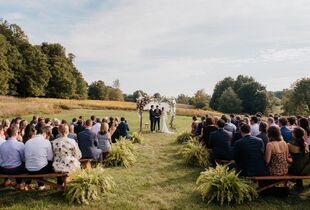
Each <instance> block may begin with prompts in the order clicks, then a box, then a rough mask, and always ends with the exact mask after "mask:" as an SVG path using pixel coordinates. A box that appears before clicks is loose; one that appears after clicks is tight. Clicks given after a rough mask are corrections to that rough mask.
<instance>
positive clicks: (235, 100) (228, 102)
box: [219, 87, 242, 113]
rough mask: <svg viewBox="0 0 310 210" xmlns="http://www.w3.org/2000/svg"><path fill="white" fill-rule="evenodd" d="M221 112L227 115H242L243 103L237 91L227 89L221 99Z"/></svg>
mask: <svg viewBox="0 0 310 210" xmlns="http://www.w3.org/2000/svg"><path fill="white" fill-rule="evenodd" d="M219 104H220V105H219V110H220V111H221V112H225V113H241V112H242V101H241V100H240V98H239V97H238V95H237V94H236V93H235V91H234V90H233V89H232V88H231V87H229V88H227V89H226V90H225V91H224V92H223V94H222V95H221V97H220V99H219Z"/></svg>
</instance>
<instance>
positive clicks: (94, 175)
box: [64, 167, 115, 205]
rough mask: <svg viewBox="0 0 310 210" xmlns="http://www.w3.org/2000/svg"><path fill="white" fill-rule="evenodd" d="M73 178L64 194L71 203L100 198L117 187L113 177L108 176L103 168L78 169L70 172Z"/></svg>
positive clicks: (87, 201) (86, 201) (84, 202)
mask: <svg viewBox="0 0 310 210" xmlns="http://www.w3.org/2000/svg"><path fill="white" fill-rule="evenodd" d="M70 177H71V178H72V180H71V182H69V183H68V185H67V187H66V189H65V191H64V195H65V199H66V200H68V201H69V202H70V203H74V202H75V203H78V204H86V205H88V204H89V202H90V201H96V200H100V199H101V198H102V197H103V196H106V195H107V194H109V193H112V192H113V190H114V188H115V183H114V181H113V178H112V177H110V176H107V174H106V173H105V171H104V170H103V168H101V167H97V168H90V169H77V170H75V171H73V172H71V173H70Z"/></svg>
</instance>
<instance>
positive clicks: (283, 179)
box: [247, 175, 310, 193]
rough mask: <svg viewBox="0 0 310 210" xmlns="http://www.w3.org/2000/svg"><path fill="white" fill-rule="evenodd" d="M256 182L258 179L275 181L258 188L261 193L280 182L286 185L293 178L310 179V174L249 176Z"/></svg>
mask: <svg viewBox="0 0 310 210" xmlns="http://www.w3.org/2000/svg"><path fill="white" fill-rule="evenodd" d="M247 179H250V180H252V181H254V182H258V181H275V182H274V183H272V184H268V185H266V186H262V187H259V188H257V190H256V191H257V192H258V193H260V192H262V191H264V190H267V189H269V188H272V187H274V186H276V185H278V184H284V185H285V186H286V185H287V183H288V182H289V181H291V180H299V179H310V176H294V175H285V176H255V177H247Z"/></svg>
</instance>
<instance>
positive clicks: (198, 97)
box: [191, 89, 210, 109]
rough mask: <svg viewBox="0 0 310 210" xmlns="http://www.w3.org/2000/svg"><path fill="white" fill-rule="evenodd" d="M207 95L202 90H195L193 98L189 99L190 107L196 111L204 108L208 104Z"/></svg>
mask: <svg viewBox="0 0 310 210" xmlns="http://www.w3.org/2000/svg"><path fill="white" fill-rule="evenodd" d="M209 99H210V97H209V95H208V94H206V92H205V90H204V89H201V90H197V92H196V93H195V95H194V97H193V98H192V99H191V105H194V106H195V107H196V108H198V109H202V108H206V107H207V106H208V104H209Z"/></svg>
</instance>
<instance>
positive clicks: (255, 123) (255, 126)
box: [250, 116, 260, 136]
mask: <svg viewBox="0 0 310 210" xmlns="http://www.w3.org/2000/svg"><path fill="white" fill-rule="evenodd" d="M250 122H251V135H252V136H257V135H258V134H259V133H260V132H259V124H258V118H257V117H256V116H253V117H251V121H250Z"/></svg>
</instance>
